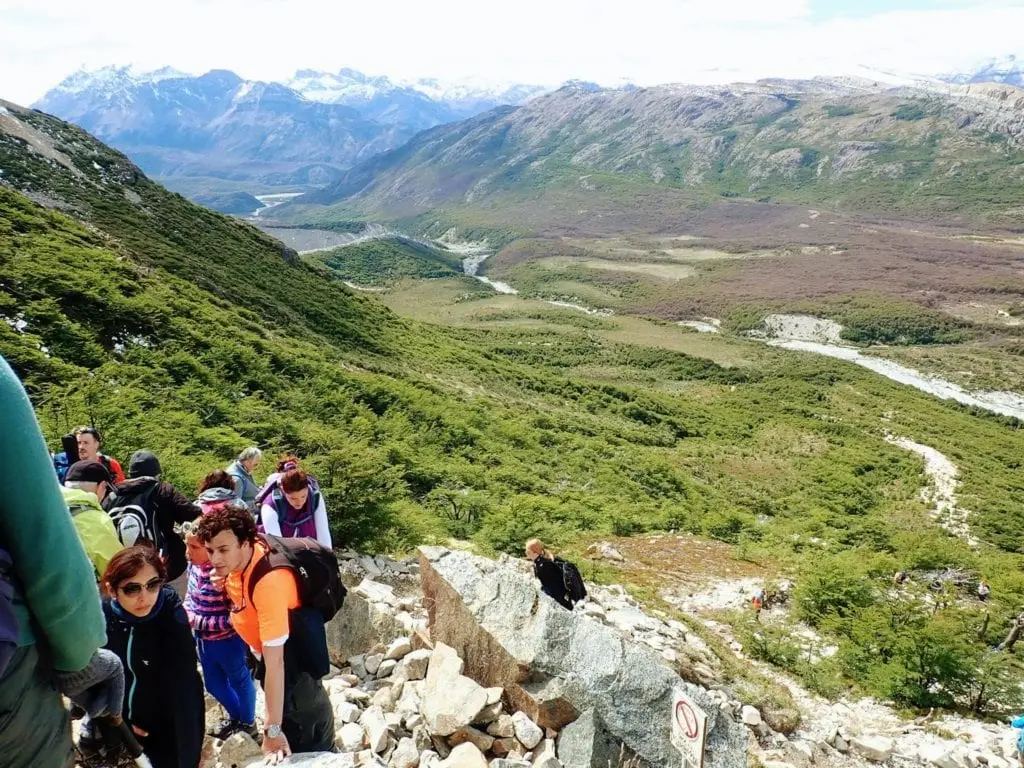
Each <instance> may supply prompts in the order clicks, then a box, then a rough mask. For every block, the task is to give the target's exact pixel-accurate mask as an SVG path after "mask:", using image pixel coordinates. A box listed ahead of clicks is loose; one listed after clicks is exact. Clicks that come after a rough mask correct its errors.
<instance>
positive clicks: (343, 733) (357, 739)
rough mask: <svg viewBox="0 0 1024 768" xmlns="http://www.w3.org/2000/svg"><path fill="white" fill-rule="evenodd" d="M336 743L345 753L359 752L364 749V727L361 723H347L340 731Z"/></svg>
mask: <svg viewBox="0 0 1024 768" xmlns="http://www.w3.org/2000/svg"><path fill="white" fill-rule="evenodd" d="M335 743H337V744H338V746H339V747H340V748H341V750H342V751H343V752H358V751H359V750H360V749H362V748H363V727H362V726H361V725H359V723H346V724H345V725H343V726H341V729H340V730H339V731H338V735H337V739H336V740H335Z"/></svg>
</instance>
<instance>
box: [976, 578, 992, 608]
mask: <svg viewBox="0 0 1024 768" xmlns="http://www.w3.org/2000/svg"><path fill="white" fill-rule="evenodd" d="M991 594H992V588H991V587H989V585H988V580H987V579H982V580H981V584H979V585H978V599H979V600H981V602H983V603H984V602H986V601H987V600H988V596H989V595H991Z"/></svg>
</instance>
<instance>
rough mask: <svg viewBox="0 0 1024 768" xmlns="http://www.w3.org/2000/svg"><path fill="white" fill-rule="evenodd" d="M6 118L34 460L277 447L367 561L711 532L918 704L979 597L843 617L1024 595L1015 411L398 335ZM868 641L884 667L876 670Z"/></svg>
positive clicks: (60, 132)
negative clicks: (947, 524) (929, 470)
mask: <svg viewBox="0 0 1024 768" xmlns="http://www.w3.org/2000/svg"><path fill="white" fill-rule="evenodd" d="M7 109H8V110H9V111H8V113H5V114H0V168H2V169H3V175H2V177H0V178H2V184H0V319H2V320H3V321H4V322H0V354H2V355H3V356H4V357H5V358H6V359H7V360H9V361H10V362H11V364H12V365H13V366H14V368H15V370H16V371H17V372H18V373H19V375H20V376H22V377H23V379H24V380H25V383H26V385H27V387H28V389H29V392H30V395H31V396H32V398H33V401H34V402H35V404H36V406H37V409H38V413H39V416H40V418H41V419H42V421H43V424H44V427H45V429H46V432H47V434H48V437H49V439H51V440H52V441H53V443H54V445H56V441H57V438H58V436H59V435H60V434H61V433H62V432H63V431H65V430H66V429H67V428H68V427H70V426H73V425H75V424H77V423H94V424H95V425H96V426H98V427H99V428H100V429H102V430H103V431H104V432H105V433H106V435H107V449H108V450H109V452H110V453H112V454H113V455H115V456H118V457H121V458H124V457H126V456H127V455H128V454H129V453H130V452H131V451H133V450H135V449H137V448H141V447H145V448H149V449H152V450H154V451H155V452H156V453H157V454H158V455H159V456H160V457H161V459H162V461H163V464H164V466H165V468H166V473H167V475H168V477H169V479H171V480H173V481H174V482H176V483H178V484H179V485H180V486H181V487H183V488H190V487H194V484H195V483H196V482H197V480H198V479H199V478H200V477H201V476H202V475H203V474H204V473H205V472H207V471H209V470H210V469H212V468H214V467H217V466H220V465H223V464H224V463H226V462H227V461H228V460H229V459H230V458H231V457H232V456H233V455H235V454H236V453H237V451H238V450H239V449H240V448H241V447H244V446H246V445H249V444H253V443H255V444H258V445H260V446H262V447H264V448H265V449H266V450H267V451H268V452H269V453H275V452H278V451H284V450H293V451H296V452H297V453H298V454H299V455H300V456H302V457H303V460H304V462H305V463H306V464H307V465H308V466H309V467H310V468H311V469H312V470H313V471H314V472H315V473H316V475H317V476H318V478H319V479H320V480H321V483H322V484H323V487H324V489H325V495H326V498H327V502H328V507H329V510H330V515H331V520H332V525H333V527H334V529H335V534H336V539H337V540H338V541H339V542H343V543H346V544H353V545H359V546H362V547H366V548H368V549H370V550H373V549H385V548H386V549H405V548H408V547H410V546H412V545H413V544H415V543H418V542H421V541H424V540H439V539H445V538H447V537H449V536H456V537H459V538H465V539H472V540H474V541H475V542H476V544H477V545H478V546H480V547H481V548H483V549H486V550H501V551H507V552H517V551H519V549H520V547H521V546H522V543H523V541H524V540H525V539H526V538H528V537H529V536H533V535H540V536H542V537H544V538H545V539H547V540H549V541H550V542H551V543H552V544H553V545H554V546H555V547H557V548H564V549H566V550H568V552H569V553H570V554H571V555H572V556H574V557H577V558H580V562H581V563H583V564H584V568H585V573H586V575H587V576H588V577H599V576H601V574H602V572H601V571H600V569H599V568H598V567H596V566H595V565H593V564H591V563H589V562H586V561H584V560H583V559H582V550H583V549H584V548H585V546H586V545H587V544H588V543H589V542H590V541H592V540H593V539H594V538H596V537H602V536H608V535H613V534H614V535H623V536H628V535H633V534H637V533H641V532H645V531H658V530H677V531H688V532H692V533H695V534H700V535H702V536H708V537H713V538H716V539H720V540H722V541H725V542H728V543H730V544H733V545H735V553H736V557H737V558H744V557H745V558H756V559H758V560H760V561H763V562H766V563H776V564H778V568H779V569H780V571H781V572H784V573H791V574H794V575H797V576H799V579H800V582H801V584H803V585H806V586H804V587H803V589H804V592H803V593H802V594H803V595H804V597H802V598H801V601H802V602H801V605H804V606H806V609H805V610H806V611H807V616H808V618H809V620H811V621H813V622H814V623H815V625H816V626H818V627H819V628H820V630H821V631H822V632H824V633H826V634H828V635H829V636H830V637H833V638H834V639H835V641H836V642H837V643H839V644H840V645H841V646H842V648H843V649H844V652H843V654H842V655H841V656H839V657H837V658H836V659H835V660H834V661H831V662H829V664H830V665H831V666H829V667H828V673H827V675H826V677H828V678H829V679H830V680H832V681H833V683H835V681H842V686H857V687H858V688H859V689H860V690H865V691H869V692H872V693H875V694H877V695H880V696H886V697H891V698H894V699H897V700H898V701H900V702H902V703H906V704H909V705H914V706H927V705H930V704H939V705H943V704H951V703H955V700H958V699H956V697H958V696H960V692H961V689H962V687H963V685H965V684H967V683H972V684H973V682H975V677H976V676H974V675H968V677H969V679H968V680H967V681H966V683H965V681H964V680H963V679H962V678H963V675H962V674H961V676H960V677H959V678H956V679H955V680H954V679H953V678H952V677H949V675H948V670H947V671H943V670H939V673H940V674H944V675H946V676H947V677H949V680H950V681H951V683H950V684H951V686H952V684H953V683H956V685H958V686H961V687H960V688H953V687H950V688H949V689H943V690H940V691H939V692H938V693H936V692H935V691H934V690H932V689H930V688H929V687H928V686H924V687H922V686H921V685H920V681H921V680H924V679H926V678H928V676H929V675H932V674H935V673H936V670H935V668H934V665H931V666H926V668H924V669H920V668H915V667H914V664H915V663H916V662H914V661H913V659H914V658H917V657H916V656H915V654H917V652H918V651H919V650H922V648H923V645H922V644H929V643H930V644H932V645H931V646H929V647H933V646H934V645H935V644H938V645H939V646H941V647H943V648H948V647H953V646H955V647H956V648H957V649H959V650H958V651H957V652H958V653H960V654H961V655H960V656H959V657H958V658H960V659H961V660H962V661H964V663H965V664H967V667H966V668H967V669H969V670H970V669H972V668H973V667H971V666H970V659H973V658H974V655H978V654H980V653H981V652H982V651H983V650H984V647H985V645H984V643H982V642H979V641H978V640H977V638H976V637H975V635H974V634H973V629H971V627H973V622H974V621H975V619H976V618H977V616H976V614H977V611H976V610H975V608H974V607H973V606H971V605H965V606H963V607H962V608H961V607H959V606H958V607H957V608H955V609H951V610H950V611H949V612H944V613H942V614H940V619H941V621H942V622H943V623H942V624H941V626H939V625H937V624H936V622H937V621H939V619H935V620H934V621H933V618H932V617H930V616H928V615H920V616H918V615H916V614H915V615H914V616H913V617H912V618H913V621H914V622H916V623H915V624H914V626H915V627H916V628H918V629H920V631H919V632H918V631H917V629H915V630H914V632H913V633H911V635H910V636H909V639H908V637H907V636H895V635H893V636H890V635H878V634H875V635H871V636H870V637H869V636H866V635H864V634H863V633H861V632H859V631H858V630H857V627H859V626H861V625H859V624H858V623H857V621H858V617H859V616H861V615H863V616H864V621H865V623H864V625H863V626H876V624H878V622H881V621H882V619H881V618H880V617H884V608H885V605H886V603H885V597H884V594H885V587H886V585H887V584H888V581H889V579H890V577H891V573H892V572H893V571H895V570H896V569H897V568H905V569H909V570H923V569H932V568H938V567H945V566H957V567H962V568H964V569H966V570H967V571H968V572H970V573H971V574H973V575H974V576H975V577H977V576H978V575H979V574H984V575H986V576H987V577H988V578H989V580H990V582H991V584H992V587H993V595H994V600H993V602H992V603H991V604H990V605H989V610H990V611H991V612H992V613H993V620H992V622H991V629H990V630H989V636H987V637H986V638H985V639H986V640H988V641H992V640H993V639H995V638H996V636H997V635H998V634H999V633H1000V631H1001V629H1002V626H1003V620H1004V619H1005V618H1007V617H1009V616H1011V615H1015V614H1016V613H1017V612H1018V610H1019V604H1020V603H1021V601H1024V576H1022V570H1021V566H1022V565H1024V557H1022V555H1021V553H1022V552H1024V542H1022V540H1021V537H1020V531H1021V530H1022V528H1024V477H1022V474H1021V471H1020V457H1021V455H1022V453H1024V451H1022V449H1024V437H1022V433H1021V431H1020V430H1019V427H1020V425H1019V424H1018V423H1017V422H1015V421H1013V420H1011V419H1003V418H996V417H993V416H991V415H988V414H985V413H981V412H971V411H969V410H967V409H964V408H960V407H957V406H955V405H952V404H949V403H943V402H940V401H938V400H935V399H932V398H929V397H927V396H925V395H923V394H921V393H918V392H916V391H914V390H910V389H907V388H904V387H900V386H898V385H896V384H893V383H891V382H889V381H887V380H884V379H882V378H880V377H878V376H875V375H873V374H871V373H869V372H867V371H863V370H861V369H857V368H854V367H852V366H849V365H847V364H843V363H840V362H836V361H827V360H821V359H817V358H811V357H807V356H802V355H798V354H793V353H788V352H785V351H782V350H776V349H772V348H767V347H757V348H756V351H753V352H749V353H747V354H746V356H745V358H744V359H743V361H742V364H736V365H725V364H720V363H716V362H713V361H712V360H711V359H708V358H707V357H703V356H698V355H688V354H682V353H679V352H675V351H671V350H668V349H664V348H657V347H655V346H643V345H640V344H635V343H632V342H629V343H626V342H624V341H611V340H609V339H608V338H607V337H605V336H603V335H602V334H601V329H600V326H601V324H602V323H607V322H612V321H600V322H598V321H596V320H594V319H592V318H581V321H580V322H579V323H576V324H574V323H564V324H561V325H559V326H558V327H554V328H552V327H548V326H544V327H536V328H530V327H516V326H503V325H501V324H500V323H495V324H494V325H493V326H492V327H490V328H480V327H473V328H445V327H440V326H435V325H430V324H427V323H422V322H414V321H411V320H403V319H400V318H398V317H397V316H396V315H394V314H392V313H391V312H390V311H388V310H387V309H386V308H385V307H384V306H383V304H381V303H379V302H377V301H376V300H374V299H372V298H366V297H364V296H360V295H356V294H354V293H353V292H351V291H349V290H348V289H347V288H345V287H344V286H343V284H342V283H341V281H340V280H338V279H336V278H335V277H332V276H331V275H330V274H328V273H327V272H325V270H324V269H323V268H320V267H315V266H310V265H307V264H304V263H303V262H301V261H299V260H298V259H297V258H296V255H295V254H294V252H290V251H288V250H287V249H284V248H283V247H282V246H281V245H280V244H279V243H277V242H276V241H275V240H273V239H271V238H269V237H267V236H266V235H263V234H261V233H259V232H258V231H256V230H255V229H253V228H252V227H250V226H248V225H247V224H245V223H242V222H238V221H234V220H232V219H230V218H227V217H224V216H221V215H219V214H215V213H212V212H210V211H207V210H204V209H202V208H199V207H197V206H194V205H191V204H190V203H188V202H186V201H185V200H184V199H183V198H181V197H179V196H177V195H173V194H171V193H168V192H166V191H165V190H163V189H162V188H160V187H158V186H156V185H154V184H152V183H151V182H150V181H148V180H147V179H146V178H145V177H144V176H143V175H142V174H141V173H140V172H139V171H138V169H136V168H135V167H134V166H132V165H131V164H130V163H129V162H128V161H127V160H126V159H125V158H124V157H123V156H121V155H119V154H117V153H116V152H113V151H111V150H110V149H108V148H106V147H103V146H102V145H100V144H98V143H97V142H95V141H94V140H93V139H91V138H90V137H88V136H87V135H86V134H84V133H82V132H81V131H79V130H78V129H75V128H73V127H71V126H68V125H66V124H63V123H60V122H59V121H56V120H53V119H52V118H48V117H46V116H43V115H41V114H39V113H33V112H27V111H22V110H18V109H17V108H14V107H13V106H9V107H7ZM434 282H437V281H432V282H431V284H433V283H434ZM469 300H474V299H473V297H470V299H469ZM890 433H891V434H897V435H901V436H905V437H908V438H910V439H912V440H916V441H919V442H922V443H925V444H927V445H930V446H934V447H935V448H937V449H938V450H940V451H942V452H943V453H945V454H946V455H947V456H949V457H950V458H951V459H952V460H953V461H955V462H956V464H957V466H958V468H959V470H960V480H961V485H960V487H959V488H958V490H957V497H958V499H959V503H960V504H962V505H963V506H964V508H966V509H969V510H970V515H969V523H970V526H971V529H972V531H974V532H975V534H976V535H977V536H978V538H980V539H981V540H982V541H984V542H986V543H985V544H984V545H983V546H981V547H980V548H978V549H974V548H972V547H970V546H969V545H968V543H967V542H965V541H964V540H963V539H961V538H957V537H954V536H951V535H950V534H948V533H947V532H945V531H944V530H943V529H942V528H940V527H939V526H938V525H937V524H936V523H935V522H934V521H933V520H932V519H931V518H930V516H929V510H928V507H927V505H926V504H925V503H924V502H923V501H922V499H921V496H920V488H921V486H922V485H923V484H924V483H925V482H926V480H925V478H924V475H923V465H922V463H921V461H920V460H919V459H918V458H917V457H916V456H915V455H913V454H911V453H909V452H908V451H905V450H902V449H900V448H898V447H897V446H894V445H892V444H890V443H889V442H887V441H886V439H885V438H886V435H887V434H890ZM837 573H838V574H842V575H843V576H844V579H841V580H840V581H841V582H842V583H840V584H838V585H837V584H836V580H835V578H834V576H835V574H837ZM851 583H852V584H854V585H855V586H856V589H853V590H852V591H851V590H850V589H848V586H849V584H851ZM858 585H859V586H858ZM950 615H954V616H955V618H956V621H955V622H952V623H950V622H951V621H952V620H949V621H947V619H948V617H949V616H950ZM954 625H955V626H954ZM958 627H959V629H957V628H958ZM878 643H883V644H885V648H886V649H889V650H891V653H890V654H889V655H887V656H886V655H883V656H879V655H878V654H877V653H875V654H874V655H872V653H871V649H872V648H873V647H875V646H877V645H878ZM873 644H874V645H873ZM965 649H966V650H965ZM972 654H973V655H972ZM878 658H884V661H885V665H886V666H884V667H879V666H878V664H876V663H875V660H877V659H878ZM944 658H945V657H944ZM819 672H820V670H819ZM819 676H820V675H819ZM947 677H943V678H942V679H944V680H945V679H947Z"/></svg>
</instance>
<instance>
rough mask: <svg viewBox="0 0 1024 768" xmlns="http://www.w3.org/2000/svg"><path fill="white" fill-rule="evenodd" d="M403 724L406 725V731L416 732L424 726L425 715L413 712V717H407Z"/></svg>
mask: <svg viewBox="0 0 1024 768" xmlns="http://www.w3.org/2000/svg"><path fill="white" fill-rule="evenodd" d="M402 722H403V723H404V724H405V728H406V730H408V731H415V730H416V729H417V728H419V727H420V726H421V725H423V715H421V714H420V713H419V712H413V713H412V714H411V715H407V716H406V717H405V718H404V719H403V721H402Z"/></svg>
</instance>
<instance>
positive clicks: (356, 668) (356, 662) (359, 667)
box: [348, 653, 366, 685]
mask: <svg viewBox="0 0 1024 768" xmlns="http://www.w3.org/2000/svg"><path fill="white" fill-rule="evenodd" d="M348 665H349V667H350V668H351V669H352V674H353V675H355V676H357V677H356V681H355V682H354V683H352V684H353V685H358V684H359V678H363V677H366V654H365V653H360V654H359V655H358V656H351V657H349V660H348Z"/></svg>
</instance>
